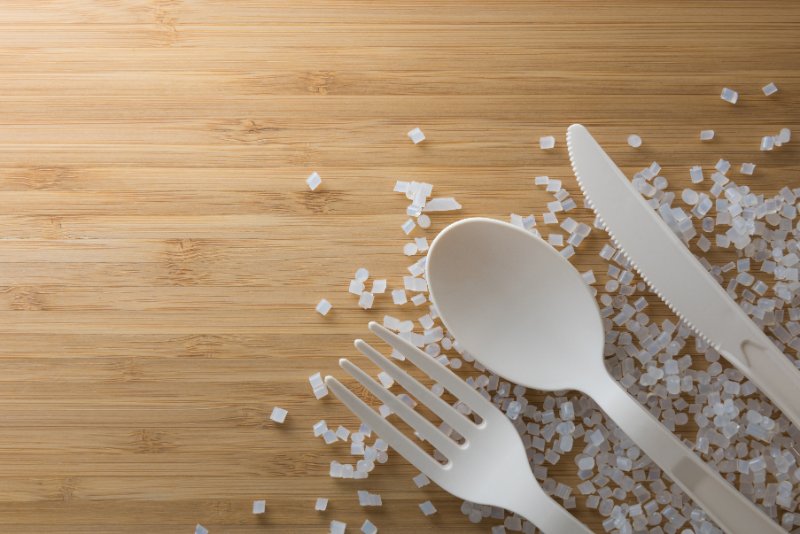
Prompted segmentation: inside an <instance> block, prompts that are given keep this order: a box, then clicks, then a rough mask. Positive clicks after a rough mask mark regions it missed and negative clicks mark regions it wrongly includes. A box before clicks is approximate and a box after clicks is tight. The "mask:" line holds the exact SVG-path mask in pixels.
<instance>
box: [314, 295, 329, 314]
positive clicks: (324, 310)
mask: <svg viewBox="0 0 800 534" xmlns="http://www.w3.org/2000/svg"><path fill="white" fill-rule="evenodd" d="M331 308H333V305H332V304H331V303H330V302H328V301H327V299H322V300H320V301H319V303H318V304H317V307H316V310H317V313H319V314H320V315H328V312H329V311H331Z"/></svg>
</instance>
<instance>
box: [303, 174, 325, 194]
mask: <svg viewBox="0 0 800 534" xmlns="http://www.w3.org/2000/svg"><path fill="white" fill-rule="evenodd" d="M321 183H322V178H320V177H319V174H317V172H316V171H314V172H312V173H311V174H309V175H308V178H306V184H308V187H309V189H311V190H312V191H314V190H315V189H316V188H317V187H319V184H321Z"/></svg>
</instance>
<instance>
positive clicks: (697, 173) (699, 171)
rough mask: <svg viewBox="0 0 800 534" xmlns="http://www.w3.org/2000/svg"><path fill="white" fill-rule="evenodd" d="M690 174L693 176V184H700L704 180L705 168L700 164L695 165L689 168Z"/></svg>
mask: <svg viewBox="0 0 800 534" xmlns="http://www.w3.org/2000/svg"><path fill="white" fill-rule="evenodd" d="M689 176H691V178H692V183H693V184H699V183H700V182H702V181H703V168H702V167H700V166H699V165H695V166H694V167H692V168H691V169H689Z"/></svg>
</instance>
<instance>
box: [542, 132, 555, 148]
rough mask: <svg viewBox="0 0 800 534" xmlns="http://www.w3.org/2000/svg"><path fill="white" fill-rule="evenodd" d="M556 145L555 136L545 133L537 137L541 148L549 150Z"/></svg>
mask: <svg viewBox="0 0 800 534" xmlns="http://www.w3.org/2000/svg"><path fill="white" fill-rule="evenodd" d="M555 146H556V138H555V137H553V136H552V135H546V136H544V137H540V138H539V148H541V149H542V150H551V149H553V148H554V147H555Z"/></svg>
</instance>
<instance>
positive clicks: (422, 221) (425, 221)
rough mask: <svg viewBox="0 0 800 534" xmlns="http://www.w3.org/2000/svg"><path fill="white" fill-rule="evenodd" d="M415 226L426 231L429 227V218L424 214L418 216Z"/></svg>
mask: <svg viewBox="0 0 800 534" xmlns="http://www.w3.org/2000/svg"><path fill="white" fill-rule="evenodd" d="M417 224H418V225H419V227H420V228H423V229H427V228H430V227H431V218H430V217H428V216H427V215H425V214H422V215H420V216H419V217H417Z"/></svg>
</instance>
